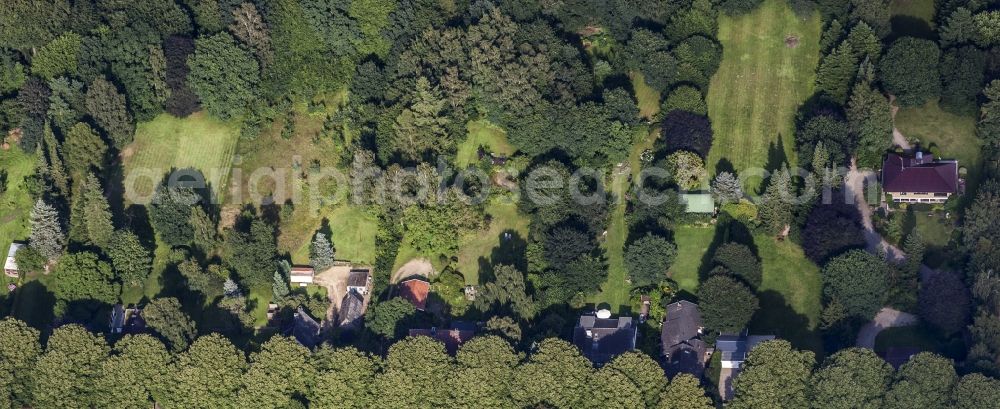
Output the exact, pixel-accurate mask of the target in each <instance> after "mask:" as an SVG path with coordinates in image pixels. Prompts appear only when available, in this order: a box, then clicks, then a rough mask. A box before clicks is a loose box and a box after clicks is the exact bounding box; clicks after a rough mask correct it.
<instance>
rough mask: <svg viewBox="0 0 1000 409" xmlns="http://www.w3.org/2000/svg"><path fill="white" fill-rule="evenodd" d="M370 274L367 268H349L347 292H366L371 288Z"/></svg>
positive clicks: (363, 293)
mask: <svg viewBox="0 0 1000 409" xmlns="http://www.w3.org/2000/svg"><path fill="white" fill-rule="evenodd" d="M371 284H372V275H371V271H370V270H369V269H367V268H358V269H351V273H350V274H348V276H347V292H349V293H350V292H355V293H358V294H361V295H366V294H368V290H369V289H370V288H371Z"/></svg>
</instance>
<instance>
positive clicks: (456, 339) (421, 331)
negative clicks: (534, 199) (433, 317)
mask: <svg viewBox="0 0 1000 409" xmlns="http://www.w3.org/2000/svg"><path fill="white" fill-rule="evenodd" d="M410 336H411V337H416V336H425V337H431V338H434V339H436V340H438V341H441V343H443V344H444V348H445V349H446V350H447V351H448V353H449V354H451V355H455V353H456V352H458V348H459V347H461V346H462V344H464V343H465V342H466V341H468V340H469V339H471V338H472V337H474V336H476V326H475V325H466V323H464V322H453V323H452V324H451V328H450V329H438V328H436V327H431V328H429V329H428V328H415V329H411V330H410Z"/></svg>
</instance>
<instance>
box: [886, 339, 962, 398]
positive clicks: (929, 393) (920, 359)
mask: <svg viewBox="0 0 1000 409" xmlns="http://www.w3.org/2000/svg"><path fill="white" fill-rule="evenodd" d="M957 381H958V376H957V375H956V374H955V367H954V366H952V361H951V360H950V359H947V358H944V357H941V356H939V355H935V354H933V353H930V352H921V353H919V354H917V355H915V356H913V357H912V358H910V360H909V361H908V362H907V363H905V364H903V366H901V367H900V368H899V370H898V371H896V378H895V382H894V383H893V385H892V387H891V388H890V389H889V392H888V393H886V396H885V405H884V406H882V407H884V408H887V409H903V408H940V407H947V406H948V403H949V400H950V399H951V393H952V388H954V387H955V383H956V382H957Z"/></svg>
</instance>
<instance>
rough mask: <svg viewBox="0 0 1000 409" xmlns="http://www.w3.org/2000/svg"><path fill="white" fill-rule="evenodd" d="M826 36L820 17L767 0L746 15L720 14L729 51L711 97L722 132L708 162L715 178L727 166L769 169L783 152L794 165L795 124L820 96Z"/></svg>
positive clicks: (716, 129) (711, 112) (722, 37)
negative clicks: (816, 90)
mask: <svg viewBox="0 0 1000 409" xmlns="http://www.w3.org/2000/svg"><path fill="white" fill-rule="evenodd" d="M820 33H821V23H820V19H819V15H818V14H813V16H811V17H810V18H808V19H801V18H799V17H797V16H796V15H795V13H794V12H792V10H791V9H790V8H789V7H788V6H787V4H786V3H785V2H784V1H781V0H766V1H765V2H764V3H763V4H761V6H760V7H758V8H757V9H756V10H754V11H753V12H752V13H750V14H747V15H743V16H739V17H729V16H725V15H722V16H720V17H719V41H720V42H721V43H722V47H723V49H724V50H725V51H724V52H723V55H722V65H721V66H720V67H719V70H718V72H716V74H715V75H714V76H713V77H712V81H711V85H710V86H709V89H708V98H707V102H708V113H709V116H710V117H711V119H712V128H713V131H714V134H715V136H714V143H713V145H712V150H711V151H710V152H709V155H708V160H707V167H708V168H709V170H710V171H711V172H712V173H714V171H715V169H716V167H717V166H718V165H719V162H720V161H728V162H729V163H731V164H732V167H733V168H734V169H736V170H738V171H742V170H744V169H748V168H763V167H765V165H768V164H769V163H768V162H771V161H773V159H774V156H776V155H780V154H783V155H784V157H785V158H788V160H789V161H790V162H791V163H794V162H795V149H794V143H795V141H794V124H793V120H794V117H795V111H796V109H797V108H798V106H799V105H800V104H801V103H802V102H803V101H805V100H806V98H808V97H809V96H811V95H812V93H813V85H814V82H815V78H816V75H815V71H816V65H817V63H818V61H819V38H820ZM789 36H795V37H797V38H798V45H797V46H795V47H789V46H788V45H786V43H785V40H786V38H787V37H789ZM779 147H780V148H781V149H778V148H779Z"/></svg>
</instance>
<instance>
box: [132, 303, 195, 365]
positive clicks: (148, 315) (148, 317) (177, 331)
mask: <svg viewBox="0 0 1000 409" xmlns="http://www.w3.org/2000/svg"><path fill="white" fill-rule="evenodd" d="M142 317H143V319H144V320H145V321H146V325H148V326H149V328H150V329H152V330H153V331H155V332H156V333H157V334H159V335H160V336H161V337H163V339H165V340H166V341H167V343H168V344H169V345H170V348H171V349H172V350H173V351H175V352H176V351H182V350H184V349H185V348H187V346H188V344H189V343H190V342H191V341H193V340H194V338H195V335H197V333H198V332H197V329H196V328H195V326H194V321H192V320H191V318H190V317H188V316H187V314H185V313H184V312H183V311H181V303H180V301H178V300H177V299H176V298H154V299H153V300H152V301H150V302H149V304H146V307H145V308H144V309H143V310H142Z"/></svg>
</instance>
